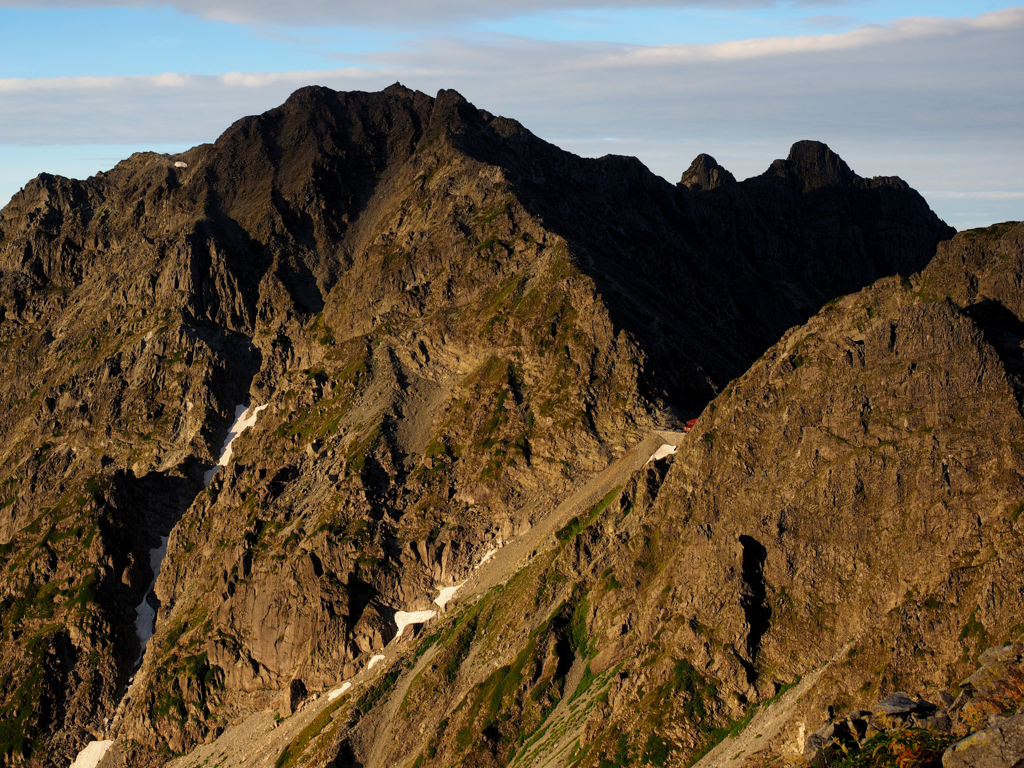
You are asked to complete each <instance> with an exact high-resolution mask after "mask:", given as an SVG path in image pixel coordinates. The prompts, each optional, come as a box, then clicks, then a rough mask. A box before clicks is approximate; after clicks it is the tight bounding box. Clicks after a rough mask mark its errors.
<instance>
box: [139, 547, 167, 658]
mask: <svg viewBox="0 0 1024 768" xmlns="http://www.w3.org/2000/svg"><path fill="white" fill-rule="evenodd" d="M166 555H167V537H166V536H161V537H160V546H159V547H156V548H155V549H151V550H149V567H150V568H152V569H153V580H152V581H151V582H149V589H147V590H146V594H145V596H144V597H143V598H142V602H141V603H139V605H138V607H136V609H135V614H136V615H135V634H137V635H138V636H139V645H140V646H141V647H140V648H139V658H138V659H136V661H135V663H136V664H138V663H139V662H141V661H142V654H144V653H145V652H146V643H148V642H149V639H150V638H151V637H152V636H153V628H154V624H156V609H154V608H153V606H151V605H150V604H149V596H150V594H151V593H152V592H153V587H155V586H156V577H157V576H159V575H160V564H161V563H163V561H164V557H165V556H166Z"/></svg>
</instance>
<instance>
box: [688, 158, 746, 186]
mask: <svg viewBox="0 0 1024 768" xmlns="http://www.w3.org/2000/svg"><path fill="white" fill-rule="evenodd" d="M679 183H680V184H682V185H683V186H684V187H689V188H690V189H693V190H701V189H717V188H718V187H722V186H728V185H731V184H735V183H736V178H735V177H734V176H733V175H732V174H731V173H729V171H727V170H726V169H725V168H723V167H722V166H720V165H719V164H718V161H717V160H715V158H713V157H712V156H711V155H705V154H700V155H697V157H695V158H694V160H693V162H692V163H690V167H689V168H687V169H686V172H685V173H683V176H682V178H681V179H680V180H679Z"/></svg>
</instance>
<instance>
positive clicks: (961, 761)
mask: <svg viewBox="0 0 1024 768" xmlns="http://www.w3.org/2000/svg"><path fill="white" fill-rule="evenodd" d="M942 768H1024V715H1015V716H1014V717H1011V718H1009V719H1007V720H1003V721H1002V722H1001V723H999V724H998V725H996V726H993V727H991V728H986V729H985V730H983V731H978V732H977V733H973V734H971V735H970V736H968V737H967V738H966V739H963V740H961V741H958V742H957V743H956V744H953V745H952V746H951V747H950V748H949V749H947V750H946V752H945V754H943V755H942Z"/></svg>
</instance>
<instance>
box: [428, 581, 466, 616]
mask: <svg viewBox="0 0 1024 768" xmlns="http://www.w3.org/2000/svg"><path fill="white" fill-rule="evenodd" d="M465 583H466V582H462V584H465ZM462 584H456V585H455V586H454V587H444V588H443V589H442V590H441V591H440V592H438V593H437V597H435V598H434V603H435V604H437V606H438V607H439V608H441V609H444V607H445V606H446V605H448V602H449V601H450V600H451V599H452V598H453V597H455V593H456V592H458V591H459V590H460V589H462Z"/></svg>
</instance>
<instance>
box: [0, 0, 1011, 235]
mask: <svg viewBox="0 0 1024 768" xmlns="http://www.w3.org/2000/svg"><path fill="white" fill-rule="evenodd" d="M395 81H401V82H403V83H405V84H406V85H408V86H410V87H413V88H419V89H421V90H424V91H426V92H428V93H433V92H436V90H437V89H439V88H444V87H450V88H455V89H457V90H459V91H461V92H462V93H464V94H465V95H466V96H467V98H469V99H470V100H471V101H473V102H474V103H476V104H477V106H480V107H482V108H486V109H488V110H490V111H492V112H495V113H500V114H505V115H508V116H510V117H515V118H517V119H518V120H520V121H521V122H523V123H524V124H525V125H526V126H527V127H528V128H530V129H531V130H533V131H534V132H535V133H537V134H538V135H540V136H542V137H543V138H546V139H548V140H550V141H553V142H555V143H557V144H559V145H560V146H563V147H565V148H566V149H570V150H572V151H574V152H578V153H580V154H587V155H600V154H605V153H617V154H631V155H636V156H638V157H640V158H641V160H643V161H644V162H645V163H646V164H647V165H648V166H650V167H651V168H652V169H653V170H654V171H655V172H657V173H660V174H661V175H663V176H665V177H666V178H669V179H670V180H673V181H674V180H676V179H677V178H678V176H679V174H680V173H681V172H682V171H683V170H684V169H685V168H686V167H687V165H689V162H690V160H691V159H692V158H693V157H694V156H695V155H696V154H698V153H700V152H709V153H711V154H713V155H715V156H716V157H717V158H718V160H719V161H720V162H722V163H723V165H726V167H729V168H731V169H732V170H733V171H734V172H735V173H736V174H737V175H738V176H740V177H745V176H749V175H754V174H756V173H759V172H761V171H762V170H763V169H764V168H766V167H767V166H768V164H769V163H770V162H771V160H772V159H774V158H775V157H780V156H784V155H785V154H786V152H787V150H788V147H789V144H791V143H792V142H793V141H796V140H798V139H801V138H815V139H820V140H823V141H826V142H827V143H829V144H830V146H832V147H833V149H835V150H836V151H838V152H839V153H840V154H841V155H842V156H843V157H844V158H845V159H846V160H847V161H848V162H849V163H850V164H851V166H853V168H854V169H855V170H856V171H858V172H859V173H860V174H861V175H865V176H869V175H900V176H903V177H904V178H906V179H907V180H908V181H909V182H910V183H911V184H913V185H914V186H915V187H916V188H918V189H919V190H921V191H922V192H923V193H924V194H925V196H926V197H927V198H928V200H929V202H930V203H931V204H932V206H933V208H935V209H936V210H937V211H938V212H939V213H940V215H942V216H943V217H944V218H946V219H947V221H949V222H950V223H952V224H953V225H954V226H957V227H960V228H963V227H967V226H976V225H980V224H986V223H990V222H992V221H997V220H1004V219H1021V218H1024V182H1022V179H1024V130H1021V128H1020V126H1021V125H1024V7H1019V6H1018V7H1015V6H1011V5H1007V4H1006V3H998V2H962V1H956V0H939V1H938V2H923V1H917V2H915V1H913V0H905V1H904V2H882V1H881V0H847V1H846V2H830V0H802V1H799V2H774V1H773V0H732V2H724V3H723V2H718V3H712V2H702V0H679V1H677V2H672V1H671V0H664V1H663V2H660V3H658V2H647V1H645V0H605V1H604V2H592V1H591V0H576V1H575V2H574V1H573V0H506V1H505V2H502V3H482V2H471V0H436V2H434V3H432V4H430V6H429V8H428V7H427V6H426V5H425V4H423V3H419V2H415V1H414V0H379V1H378V2H375V3H372V4H368V3H365V2H354V0H340V1H338V0H293V1H292V2H290V3H280V2H271V0H174V2H167V3H164V4H159V5H158V4H151V3H147V2H146V1H145V0H121V2H91V1H90V0H81V1H77V0H65V1H64V2H61V1H59V0H58V1H57V2H48V0H41V1H40V0H36V2H33V3H31V4H28V3H26V2H24V1H22V2H18V0H14V2H9V1H8V0H0V204H3V203H5V202H6V200H7V199H9V197H10V195H11V194H13V193H14V192H15V191H17V189H18V188H20V187H21V186H22V185H23V184H24V183H25V182H26V181H28V180H29V179H30V178H32V177H33V176H35V175H36V174H37V173H39V172H40V171H44V170H45V171H48V172H54V173H60V174H63V175H69V176H78V177H81V176H86V175H90V174H92V173H94V172H96V171H97V170H101V169H106V168H109V167H110V166H112V165H113V164H115V163H116V162H117V160H118V159H120V158H123V157H125V156H127V155H128V154H130V153H131V152H132V151H136V150H140V149H153V150H156V151H166V152H173V151H179V150H181V149H184V148H186V147H188V146H192V145H193V144H196V143H199V142H202V141H212V140H214V139H215V138H216V137H217V135H219V133H220V132H221V131H223V130H224V129H225V128H226V127H227V126H228V125H229V124H230V123H231V122H232V121H233V120H235V119H237V118H239V117H241V116H243V115H245V114H251V113H254V112H259V111H263V110H265V109H268V108H270V107H272V106H274V105H276V104H277V103H280V102H281V101H283V99H284V98H286V97H287V94H288V93H289V92H290V91H292V90H294V89H295V88H297V87H300V86H302V85H306V84H309V83H313V82H317V83H320V84H323V85H328V86H330V87H335V88H339V89H361V90H375V89H377V88H381V87H384V86H386V85H388V84H390V83H391V82H395Z"/></svg>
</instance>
